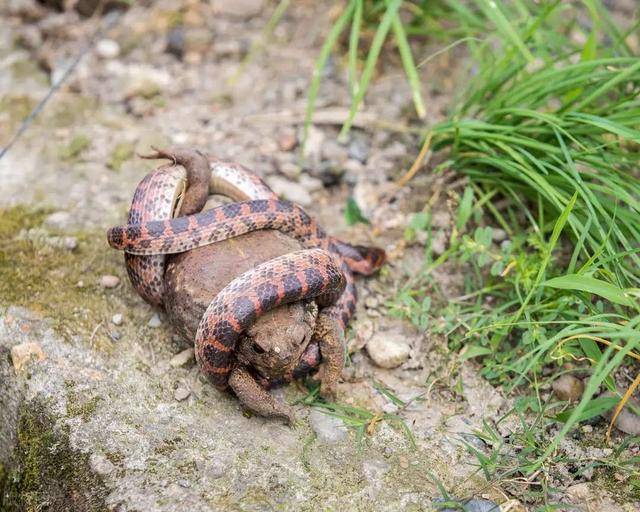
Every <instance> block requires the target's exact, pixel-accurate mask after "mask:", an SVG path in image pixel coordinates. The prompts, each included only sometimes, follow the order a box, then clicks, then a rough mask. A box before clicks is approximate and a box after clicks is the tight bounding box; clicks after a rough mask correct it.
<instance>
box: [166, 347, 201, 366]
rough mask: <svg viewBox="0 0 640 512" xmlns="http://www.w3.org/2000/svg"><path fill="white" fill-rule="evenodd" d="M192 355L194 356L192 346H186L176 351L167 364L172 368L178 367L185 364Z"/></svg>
mask: <svg viewBox="0 0 640 512" xmlns="http://www.w3.org/2000/svg"><path fill="white" fill-rule="evenodd" d="M194 357H195V353H194V350H193V348H187V349H185V350H183V351H182V352H178V353H177V354H176V355H175V356H173V357H172V358H171V359H170V360H169V366H171V367H172V368H179V367H180V366H184V365H186V364H187V363H188V362H189V361H191V360H192V359H193V358H194Z"/></svg>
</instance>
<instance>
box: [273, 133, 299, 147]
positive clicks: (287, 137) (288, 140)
mask: <svg viewBox="0 0 640 512" xmlns="http://www.w3.org/2000/svg"><path fill="white" fill-rule="evenodd" d="M297 144H298V137H296V134H295V132H293V131H290V132H286V133H283V134H282V135H280V137H279V138H278V147H279V148H280V151H291V150H292V149H293V148H295V147H296V145H297Z"/></svg>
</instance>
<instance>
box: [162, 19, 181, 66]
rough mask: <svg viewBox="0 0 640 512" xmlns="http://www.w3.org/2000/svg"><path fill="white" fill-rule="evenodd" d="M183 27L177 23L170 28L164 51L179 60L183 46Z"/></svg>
mask: <svg viewBox="0 0 640 512" xmlns="http://www.w3.org/2000/svg"><path fill="white" fill-rule="evenodd" d="M184 40H185V37H184V27H183V26H182V25H178V26H177V27H174V28H172V29H171V30H170V31H169V33H168V34H167V46H166V47H165V51H166V52H167V53H169V54H171V55H173V56H174V57H176V58H177V59H179V60H182V57H183V55H184V47H185V41H184Z"/></svg>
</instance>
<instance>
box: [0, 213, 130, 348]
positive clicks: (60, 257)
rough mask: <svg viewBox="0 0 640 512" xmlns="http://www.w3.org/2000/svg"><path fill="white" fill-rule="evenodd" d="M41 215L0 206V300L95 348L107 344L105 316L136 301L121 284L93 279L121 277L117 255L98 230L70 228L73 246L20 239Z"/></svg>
mask: <svg viewBox="0 0 640 512" xmlns="http://www.w3.org/2000/svg"><path fill="white" fill-rule="evenodd" d="M46 214H47V212H46V211H42V210H31V209H28V208H26V207H22V206H18V207H14V208H10V209H5V210H0V305H12V304H14V305H19V306H24V307H27V308H29V309H31V310H34V311H37V312H39V313H41V314H42V315H44V316H46V317H48V318H51V319H52V320H53V326H54V328H55V329H56V331H57V332H58V333H59V334H61V335H62V336H65V337H69V336H72V335H73V336H75V335H81V336H83V337H84V338H86V339H88V340H89V341H90V342H91V344H92V346H94V347H96V348H110V347H111V345H112V343H111V339H110V337H109V330H108V329H109V323H108V319H109V318H110V317H111V315H113V314H114V313H115V312H117V311H124V310H130V309H131V307H132V305H133V303H134V301H136V298H135V297H134V296H133V294H132V293H131V290H130V289H129V288H128V287H126V286H125V287H123V286H119V287H116V288H114V289H110V290H107V289H104V288H102V287H101V286H100V284H99V280H100V276H102V275H105V274H115V275H118V276H119V277H120V279H121V280H122V281H123V282H125V279H126V272H125V269H124V265H123V264H122V255H121V254H119V253H117V252H116V251H112V250H111V249H110V248H109V247H108V246H107V243H106V238H105V234H104V232H102V231H95V232H80V233H75V235H76V237H77V238H78V247H77V248H76V249H75V250H73V251H71V250H68V249H65V248H60V247H52V246H49V245H47V244H46V243H45V242H39V241H34V240H28V239H26V237H25V236H23V235H24V233H25V232H27V231H28V230H29V229H34V228H35V229H38V228H39V227H40V226H41V224H42V221H43V219H44V218H45V217H46Z"/></svg>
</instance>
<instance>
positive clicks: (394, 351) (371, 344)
mask: <svg viewBox="0 0 640 512" xmlns="http://www.w3.org/2000/svg"><path fill="white" fill-rule="evenodd" d="M405 339H406V336H405V335H404V334H402V333H400V332H394V331H381V332H377V333H375V334H374V335H373V336H372V338H371V339H370V340H369V341H368V342H367V345H366V347H367V352H368V353H369V356H370V357H371V359H373V362H374V363H376V364H377V365H378V366H380V367H382V368H396V367H398V366H400V365H401V364H402V363H404V362H405V361H406V360H407V359H409V353H410V352H411V347H410V346H409V345H408V344H407V343H406V342H405Z"/></svg>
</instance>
